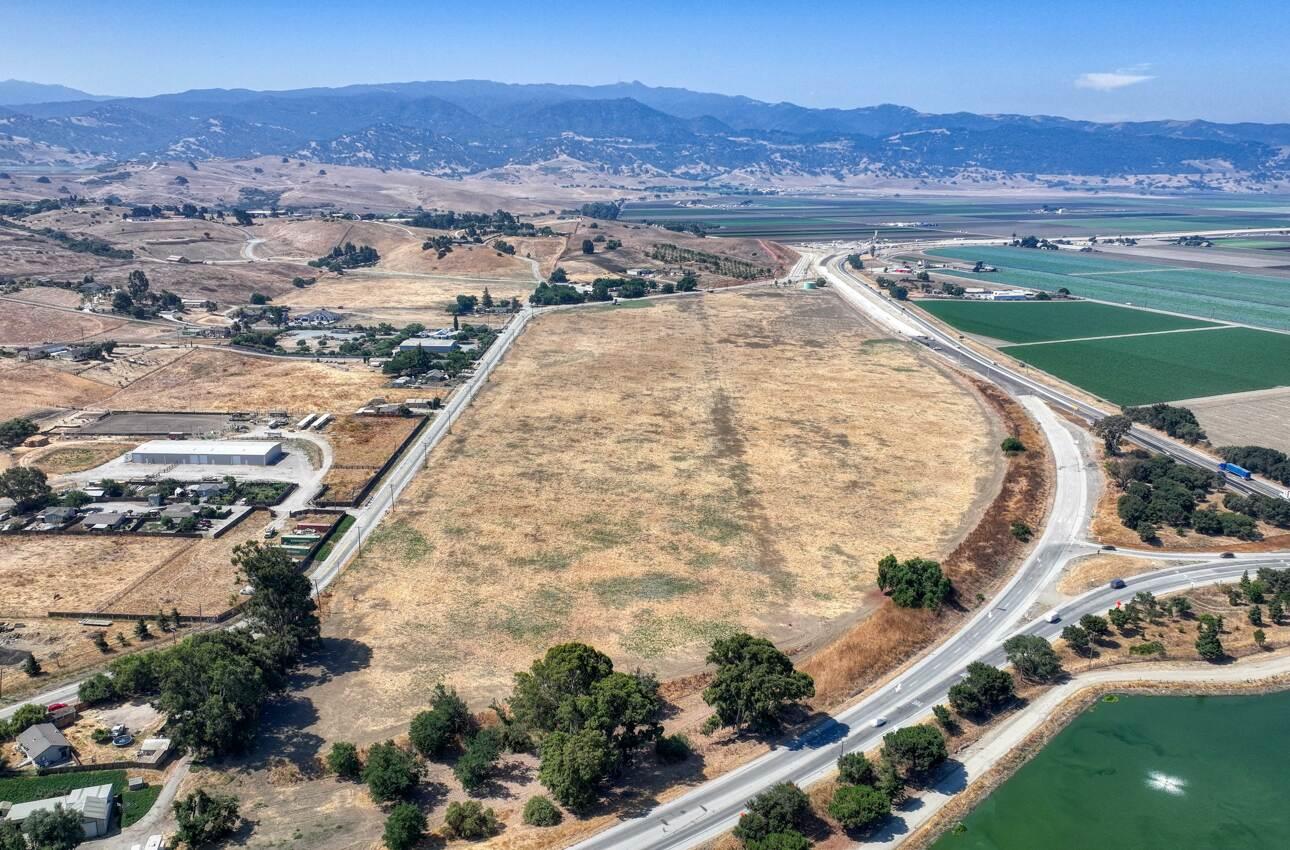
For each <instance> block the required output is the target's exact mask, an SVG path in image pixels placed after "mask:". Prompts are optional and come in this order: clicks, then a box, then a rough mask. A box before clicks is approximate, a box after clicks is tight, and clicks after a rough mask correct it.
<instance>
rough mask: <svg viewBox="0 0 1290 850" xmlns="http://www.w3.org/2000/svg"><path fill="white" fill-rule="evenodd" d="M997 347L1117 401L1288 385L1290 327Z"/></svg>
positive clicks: (1173, 398)
mask: <svg viewBox="0 0 1290 850" xmlns="http://www.w3.org/2000/svg"><path fill="white" fill-rule="evenodd" d="M1000 351H1004V352H1006V353H1008V354H1009V355H1011V356H1012V357H1015V358H1016V359H1018V360H1021V361H1023V362H1025V363H1029V364H1030V365H1031V366H1034V367H1036V368H1038V369H1042V370H1043V371H1045V372H1048V373H1049V374H1051V375H1055V376H1056V377H1058V378H1061V379H1062V380H1064V381H1067V382H1069V383H1072V384H1074V385H1076V386H1078V387H1082V388H1084V389H1085V390H1088V391H1089V392H1091V393H1093V394H1094V395H1097V396H1101V397H1102V398H1104V399H1107V400H1108V401H1112V402H1115V403H1116V404H1120V405H1134V404H1151V403H1153V402H1157V401H1177V400H1179V399H1187V398H1200V397H1204V396H1211V395H1225V394H1227V393H1237V392H1246V391H1249V390H1261V389H1267V388H1269V387H1279V386H1287V385H1290V334H1280V333H1272V332H1270V331H1256V330H1251V329H1250V328H1222V329H1219V330H1212V331H1196V332H1191V331H1181V332H1178V333H1168V334H1158V335H1154V336H1126V337H1114V338H1111V339H1100V340H1085V341H1081V342H1054V343H1049V344H1045V345H1017V346H1004V347H1002V348H1000Z"/></svg>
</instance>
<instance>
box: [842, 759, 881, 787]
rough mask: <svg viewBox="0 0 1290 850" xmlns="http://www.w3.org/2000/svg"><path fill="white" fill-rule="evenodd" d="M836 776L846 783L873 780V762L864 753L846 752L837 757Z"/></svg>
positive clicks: (856, 783)
mask: <svg viewBox="0 0 1290 850" xmlns="http://www.w3.org/2000/svg"><path fill="white" fill-rule="evenodd" d="M838 778H839V779H840V780H842V781H843V782H845V783H846V784H848V785H869V784H871V783H872V782H873V763H872V762H870V761H869V759H868V758H866V757H865V754H864V753H847V754H846V755H844V756H842V757H841V758H839V759H838Z"/></svg>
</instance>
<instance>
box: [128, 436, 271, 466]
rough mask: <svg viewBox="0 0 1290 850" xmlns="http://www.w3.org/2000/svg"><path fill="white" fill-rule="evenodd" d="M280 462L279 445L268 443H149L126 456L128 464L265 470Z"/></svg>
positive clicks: (183, 441) (221, 441) (166, 441)
mask: <svg viewBox="0 0 1290 850" xmlns="http://www.w3.org/2000/svg"><path fill="white" fill-rule="evenodd" d="M281 458H282V444H281V443H278V442H272V441H269V440H150V441H148V442H146V443H144V444H143V445H141V446H139V447H138V448H137V449H134V450H133V451H130V452H126V454H125V460H126V461H127V462H129V463H160V464H170V463H196V464H206V465H210V466H268V465H269V464H272V463H277V462H278V460H280V459H281Z"/></svg>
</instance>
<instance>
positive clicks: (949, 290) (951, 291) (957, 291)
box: [941, 280, 967, 298]
mask: <svg viewBox="0 0 1290 850" xmlns="http://www.w3.org/2000/svg"><path fill="white" fill-rule="evenodd" d="M941 292H944V293H945V294H946V295H952V296H954V297H955V298H962V297H963V296H964V295H965V294H966V293H967V289H966V288H965V287H962V286H959V285H958V284H957V283H950V282H949V281H948V280H946V281H941Z"/></svg>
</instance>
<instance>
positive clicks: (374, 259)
mask: <svg viewBox="0 0 1290 850" xmlns="http://www.w3.org/2000/svg"><path fill="white" fill-rule="evenodd" d="M380 259H381V255H380V254H379V253H377V250H376V249H375V248H373V247H372V246H371V245H355V244H354V243H353V242H346V243H345V244H344V245H337V246H336V247H334V248H332V249H331V250H330V251H328V252H327V253H326V254H324V255H323V256H321V257H319V258H318V259H316V260H310V261H309V265H311V266H313V267H314V268H320V269H329V270H331V271H334V272H343V271H344V270H345V269H357V268H362V267H364V266H374V265H376V264H377V263H378V262H379V261H380Z"/></svg>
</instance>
